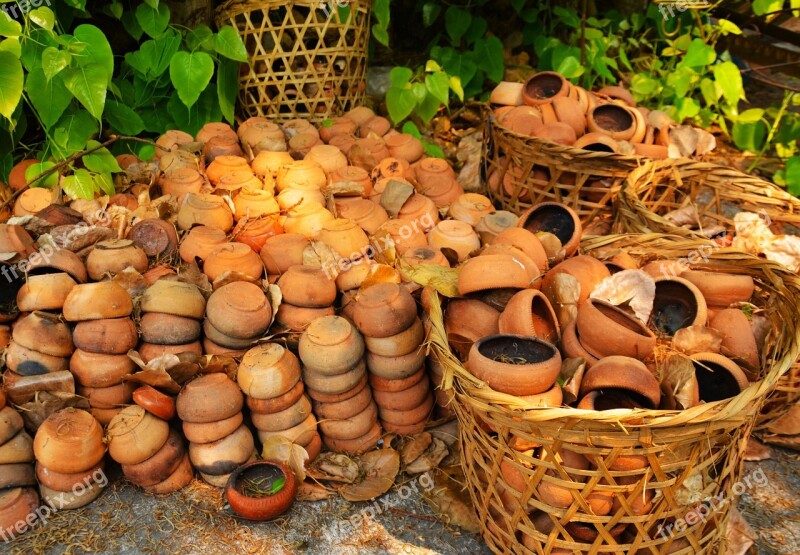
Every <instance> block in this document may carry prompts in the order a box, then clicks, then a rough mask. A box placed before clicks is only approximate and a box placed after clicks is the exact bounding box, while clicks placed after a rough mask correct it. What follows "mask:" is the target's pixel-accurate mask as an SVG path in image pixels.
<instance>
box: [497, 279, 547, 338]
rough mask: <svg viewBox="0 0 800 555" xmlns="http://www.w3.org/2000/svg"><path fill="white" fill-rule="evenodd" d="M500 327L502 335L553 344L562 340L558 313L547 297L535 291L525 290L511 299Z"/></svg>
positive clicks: (499, 324) (503, 314)
mask: <svg viewBox="0 0 800 555" xmlns="http://www.w3.org/2000/svg"><path fill="white" fill-rule="evenodd" d="M498 327H499V330H500V333H502V334H516V335H525V336H531V337H539V338H541V339H544V340H546V341H550V342H552V343H557V342H558V341H559V339H560V337H559V336H560V327H559V325H558V318H557V317H556V313H555V311H554V310H553V307H552V306H551V305H550V301H549V300H548V299H547V297H545V296H544V295H543V294H542V293H541V292H540V291H537V290H535V289H524V290H522V291H520V292H518V293H516V294H515V295H514V296H513V297H511V300H510V301H509V302H508V304H507V305H506V309H505V310H504V311H503V313H502V314H501V315H500V318H499V319H498Z"/></svg>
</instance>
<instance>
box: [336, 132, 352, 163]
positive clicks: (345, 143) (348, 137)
mask: <svg viewBox="0 0 800 555" xmlns="http://www.w3.org/2000/svg"><path fill="white" fill-rule="evenodd" d="M357 140H358V138H357V137H356V136H355V135H354V134H350V133H342V134H341V135H336V136H335V137H333V138H332V139H331V140H330V143H329V144H330V145H331V146H335V147H336V148H338V149H339V150H341V151H342V152H343V153H344V154H345V156H347V157H348V161H349V156H350V149H351V148H353V145H354V144H355V143H356V141H357Z"/></svg>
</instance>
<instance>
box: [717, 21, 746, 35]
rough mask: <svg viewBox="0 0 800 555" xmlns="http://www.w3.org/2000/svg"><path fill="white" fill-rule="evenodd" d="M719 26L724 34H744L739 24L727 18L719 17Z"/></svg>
mask: <svg viewBox="0 0 800 555" xmlns="http://www.w3.org/2000/svg"><path fill="white" fill-rule="evenodd" d="M717 26H719V30H720V31H721V32H722V34H723V35H730V34H733V35H741V34H742V30H741V29H739V26H738V25H736V24H735V23H734V22H733V21H728V20H727V19H718V20H717Z"/></svg>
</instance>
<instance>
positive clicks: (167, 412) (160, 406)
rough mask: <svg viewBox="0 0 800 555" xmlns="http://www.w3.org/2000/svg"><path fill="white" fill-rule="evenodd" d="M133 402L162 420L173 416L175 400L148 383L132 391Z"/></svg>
mask: <svg viewBox="0 0 800 555" xmlns="http://www.w3.org/2000/svg"><path fill="white" fill-rule="evenodd" d="M133 402H134V403H136V404H137V405H139V406H140V407H142V408H143V409H144V410H146V411H147V412H149V413H150V414H152V415H153V416H156V417H157V418H160V419H162V420H172V419H173V418H174V417H175V400H174V399H173V398H172V397H170V396H169V395H165V394H163V393H161V392H160V391H159V390H157V389H155V388H154V387H150V386H149V385H143V386H141V387H139V388H137V389H136V390H135V391H134V392H133ZM173 470H174V469H173ZM162 479H163V478H162ZM158 481H160V480H158Z"/></svg>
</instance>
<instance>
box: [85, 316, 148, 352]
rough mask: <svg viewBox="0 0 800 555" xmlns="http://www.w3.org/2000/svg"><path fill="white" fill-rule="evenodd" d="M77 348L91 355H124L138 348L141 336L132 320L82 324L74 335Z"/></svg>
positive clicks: (98, 321)
mask: <svg viewBox="0 0 800 555" xmlns="http://www.w3.org/2000/svg"><path fill="white" fill-rule="evenodd" d="M72 340H73V342H74V343H75V347H77V348H78V349H81V350H83V351H88V352H91V353H100V354H108V355H124V354H126V353H127V352H128V351H129V350H131V349H134V348H136V344H137V343H138V342H139V334H138V332H137V331H136V324H134V323H133V320H131V319H130V318H113V319H106V320H91V321H88V322H80V323H79V324H78V325H77V326H75V331H74V332H73V334H72Z"/></svg>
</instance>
